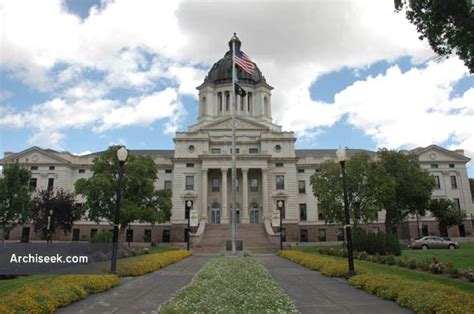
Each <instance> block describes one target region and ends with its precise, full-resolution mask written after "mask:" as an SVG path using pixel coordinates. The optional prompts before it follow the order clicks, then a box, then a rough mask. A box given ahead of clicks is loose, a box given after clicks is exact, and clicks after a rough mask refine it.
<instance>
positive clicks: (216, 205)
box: [211, 202, 221, 209]
mask: <svg viewBox="0 0 474 314" xmlns="http://www.w3.org/2000/svg"><path fill="white" fill-rule="evenodd" d="M211 208H219V209H220V208H221V204H219V203H217V202H214V203H212V206H211Z"/></svg>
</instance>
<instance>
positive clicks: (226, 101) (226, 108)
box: [225, 92, 230, 111]
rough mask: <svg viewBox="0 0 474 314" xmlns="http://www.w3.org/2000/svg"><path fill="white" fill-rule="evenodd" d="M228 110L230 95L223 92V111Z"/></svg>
mask: <svg viewBox="0 0 474 314" xmlns="http://www.w3.org/2000/svg"><path fill="white" fill-rule="evenodd" d="M229 108H230V93H229V92H225V110H226V111H229Z"/></svg>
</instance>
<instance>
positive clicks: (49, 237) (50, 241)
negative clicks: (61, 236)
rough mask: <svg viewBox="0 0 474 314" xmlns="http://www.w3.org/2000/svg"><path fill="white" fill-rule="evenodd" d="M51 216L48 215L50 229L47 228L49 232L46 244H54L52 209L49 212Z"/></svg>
mask: <svg viewBox="0 0 474 314" xmlns="http://www.w3.org/2000/svg"><path fill="white" fill-rule="evenodd" d="M48 213H49V215H48V227H47V230H48V236H47V238H46V243H52V242H53V239H52V237H51V218H52V216H53V210H52V209H50V210H49V212H48Z"/></svg>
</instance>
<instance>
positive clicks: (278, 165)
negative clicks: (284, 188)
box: [275, 162, 284, 168]
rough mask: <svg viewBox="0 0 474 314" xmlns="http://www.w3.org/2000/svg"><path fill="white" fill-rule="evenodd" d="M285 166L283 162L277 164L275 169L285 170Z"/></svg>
mask: <svg viewBox="0 0 474 314" xmlns="http://www.w3.org/2000/svg"><path fill="white" fill-rule="evenodd" d="M283 166H284V164H283V163H282V162H277V163H276V164H275V167H277V168H283Z"/></svg>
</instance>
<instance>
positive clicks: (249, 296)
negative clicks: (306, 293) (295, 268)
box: [158, 257, 298, 313]
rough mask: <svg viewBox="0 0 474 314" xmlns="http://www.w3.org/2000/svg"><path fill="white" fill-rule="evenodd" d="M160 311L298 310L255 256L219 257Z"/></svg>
mask: <svg viewBox="0 0 474 314" xmlns="http://www.w3.org/2000/svg"><path fill="white" fill-rule="evenodd" d="M158 311H159V313H209V312H212V313H298V311H297V309H296V307H295V305H294V303H293V301H291V299H290V298H289V297H288V296H287V295H286V294H285V293H284V292H283V290H282V289H281V288H280V286H279V285H278V284H277V283H276V282H275V281H274V280H273V279H272V278H271V276H270V274H269V273H268V271H267V270H266V269H265V268H264V267H263V266H262V265H261V264H260V263H259V262H258V261H257V260H256V259H255V258H253V257H217V258H213V259H212V260H210V261H209V262H207V263H206V264H205V265H204V266H203V268H202V269H201V270H200V271H199V273H198V274H197V275H196V276H195V277H194V279H193V281H192V282H191V284H190V285H189V286H188V287H186V288H184V289H183V290H181V291H180V292H178V294H177V295H176V296H175V297H174V298H173V299H171V300H170V301H168V302H167V303H166V304H165V305H164V306H162V307H160V308H159V309H158Z"/></svg>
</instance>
